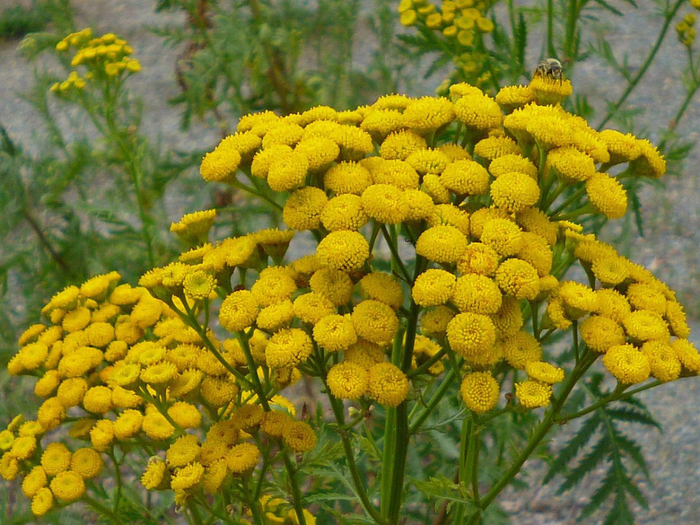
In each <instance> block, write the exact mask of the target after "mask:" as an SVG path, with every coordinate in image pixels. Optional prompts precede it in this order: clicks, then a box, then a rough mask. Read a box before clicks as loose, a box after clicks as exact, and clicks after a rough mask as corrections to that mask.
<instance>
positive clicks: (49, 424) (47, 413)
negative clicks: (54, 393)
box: [36, 397, 66, 430]
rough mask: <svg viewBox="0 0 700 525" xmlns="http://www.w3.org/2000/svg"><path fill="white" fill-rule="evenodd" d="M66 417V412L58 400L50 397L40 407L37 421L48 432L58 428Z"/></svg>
mask: <svg viewBox="0 0 700 525" xmlns="http://www.w3.org/2000/svg"><path fill="white" fill-rule="evenodd" d="M65 417H66V410H65V408H64V407H63V405H62V404H61V402H60V401H59V400H58V398H55V397H50V398H49V399H47V400H46V401H44V402H43V403H42V404H41V406H40V407H39V411H38V412H37V415H36V419H37V421H38V422H39V423H41V425H42V426H43V427H44V428H45V429H46V430H51V429H54V428H56V427H57V426H58V425H60V424H61V422H62V421H63V420H64V419H65Z"/></svg>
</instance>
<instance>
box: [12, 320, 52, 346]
mask: <svg viewBox="0 0 700 525" xmlns="http://www.w3.org/2000/svg"><path fill="white" fill-rule="evenodd" d="M44 330H46V327H45V326H44V325H43V324H33V325H32V326H30V327H29V328H27V329H26V330H25V331H24V332H22V335H20V336H19V340H18V341H17V342H18V344H19V346H24V345H26V344H28V343H34V342H36V340H37V338H38V336H39V335H40V334H41V333H42V332H43V331H44Z"/></svg>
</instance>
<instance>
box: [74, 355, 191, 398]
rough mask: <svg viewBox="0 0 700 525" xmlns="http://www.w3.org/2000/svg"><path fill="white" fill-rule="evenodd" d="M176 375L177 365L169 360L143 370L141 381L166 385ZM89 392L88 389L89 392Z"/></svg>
mask: <svg viewBox="0 0 700 525" xmlns="http://www.w3.org/2000/svg"><path fill="white" fill-rule="evenodd" d="M175 376H177V367H176V366H175V365H174V364H173V363H170V362H168V361H163V362H160V363H157V364H155V365H151V366H149V367H146V368H144V369H143V370H142V371H141V381H143V382H144V383H148V384H149V385H164V384H167V383H170V382H171V381H172V380H173V379H174V378H175ZM89 392H90V391H89V390H88V393H89ZM86 396H87V394H86ZM84 404H85V400H83V405H84Z"/></svg>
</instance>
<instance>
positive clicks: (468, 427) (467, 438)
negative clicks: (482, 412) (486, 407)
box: [455, 414, 474, 523]
mask: <svg viewBox="0 0 700 525" xmlns="http://www.w3.org/2000/svg"><path fill="white" fill-rule="evenodd" d="M473 427H474V425H473V421H472V419H471V418H470V417H468V416H467V415H466V414H465V416H464V419H462V431H461V432H460V437H459V464H458V465H457V481H458V482H459V484H460V485H462V484H464V483H465V482H466V481H467V480H468V479H469V463H470V461H471V458H470V454H471V453H472V450H471V445H472V432H473ZM465 510H466V509H465V506H464V505H460V506H459V507H458V508H457V512H455V523H464V512H465Z"/></svg>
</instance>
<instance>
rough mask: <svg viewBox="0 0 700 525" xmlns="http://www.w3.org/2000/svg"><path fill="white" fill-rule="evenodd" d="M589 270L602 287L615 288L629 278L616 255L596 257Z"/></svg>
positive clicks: (626, 268)
mask: <svg viewBox="0 0 700 525" xmlns="http://www.w3.org/2000/svg"><path fill="white" fill-rule="evenodd" d="M591 270H592V271H593V275H595V276H596V278H597V279H598V280H599V281H600V283H601V284H602V285H603V286H616V285H618V284H620V283H622V282H623V281H624V280H625V279H627V278H628V277H629V270H628V266H627V264H626V263H625V261H624V260H623V259H622V258H621V257H619V256H617V255H610V256H601V257H596V258H595V259H593V264H592V265H591ZM665 302H666V300H665V299H664V303H665ZM664 306H665V304H664Z"/></svg>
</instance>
